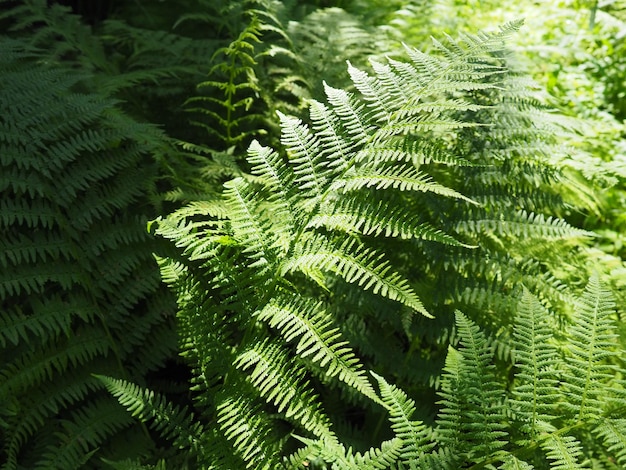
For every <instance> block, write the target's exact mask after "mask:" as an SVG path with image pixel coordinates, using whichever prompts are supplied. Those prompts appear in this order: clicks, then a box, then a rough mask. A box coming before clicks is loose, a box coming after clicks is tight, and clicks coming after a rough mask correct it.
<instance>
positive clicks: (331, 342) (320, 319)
mask: <svg viewBox="0 0 626 470" xmlns="http://www.w3.org/2000/svg"><path fill="white" fill-rule="evenodd" d="M257 315H258V318H259V320H261V321H265V322H267V323H268V324H269V325H270V326H271V327H272V328H276V329H279V330H280V331H281V333H282V335H283V338H284V340H285V341H287V342H292V341H294V340H297V343H296V353H297V354H298V356H299V357H301V358H307V359H308V360H310V361H312V362H314V363H316V364H317V365H318V366H319V367H320V368H321V370H323V371H324V374H326V375H327V376H328V377H338V379H339V380H341V381H342V382H344V383H345V384H346V385H348V386H350V387H353V388H355V389H356V390H358V391H359V393H361V394H362V395H364V396H366V397H369V398H370V399H372V400H373V401H378V397H377V395H376V393H375V392H374V389H373V388H372V385H371V384H370V382H369V381H368V380H367V376H366V374H365V372H364V371H363V369H362V366H361V365H360V363H359V359H358V358H357V357H356V355H355V354H354V353H353V352H352V351H351V349H350V348H349V347H348V343H347V342H346V341H345V340H342V337H341V333H340V330H339V328H337V327H336V326H334V325H333V322H332V319H331V317H330V316H329V315H328V313H327V312H325V311H324V309H323V308H322V305H321V304H319V303H313V302H311V301H310V300H306V299H302V298H295V299H293V298H289V297H286V296H285V297H283V296H277V297H275V298H274V299H272V301H270V302H269V303H268V304H267V305H265V306H264V307H263V309H262V310H260V311H259V312H258V313H257Z"/></svg>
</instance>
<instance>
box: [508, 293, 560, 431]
mask: <svg viewBox="0 0 626 470" xmlns="http://www.w3.org/2000/svg"><path fill="white" fill-rule="evenodd" d="M548 316H549V313H548V311H547V310H546V309H545V307H544V306H543V305H541V303H540V302H539V300H538V299H537V298H536V297H535V296H533V295H532V294H531V293H530V292H529V291H528V290H526V289H524V292H523V294H522V298H521V300H520V303H519V307H518V311H517V317H516V324H515V327H514V330H513V336H514V339H515V350H514V353H513V354H514V360H515V364H516V366H517V367H518V368H519V371H518V372H517V374H516V376H515V380H516V384H515V388H514V389H513V399H512V400H511V402H510V403H511V405H512V406H513V408H514V410H515V413H516V414H517V415H518V416H519V417H520V418H521V419H522V420H523V422H524V425H523V427H522V430H523V431H524V432H525V433H527V434H528V435H529V436H530V437H531V438H535V437H537V435H538V434H539V433H541V432H545V431H546V429H547V428H548V425H549V424H548V423H550V422H551V421H552V420H553V419H554V417H555V416H556V414H557V410H556V409H555V406H556V403H555V401H554V400H553V399H552V395H553V393H552V392H553V391H554V389H555V388H557V387H558V384H559V381H558V373H559V372H558V370H556V369H555V364H557V362H558V351H557V348H556V346H555V345H554V344H551V342H550V341H551V340H552V337H553V334H552V331H553V329H552V328H551V327H550V325H549V324H548V323H547V322H546V321H545V319H546V318H548Z"/></svg>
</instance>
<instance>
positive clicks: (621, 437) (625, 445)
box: [594, 418, 626, 465]
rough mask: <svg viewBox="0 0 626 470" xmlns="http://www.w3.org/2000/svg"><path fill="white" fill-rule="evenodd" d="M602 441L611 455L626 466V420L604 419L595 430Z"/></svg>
mask: <svg viewBox="0 0 626 470" xmlns="http://www.w3.org/2000/svg"><path fill="white" fill-rule="evenodd" d="M594 434H595V435H596V436H598V438H600V439H602V441H603V442H604V445H605V446H606V450H607V451H608V452H609V455H612V457H613V459H614V460H615V461H616V462H617V463H618V464H620V465H626V419H623V418H621V419H620V418H618V419H613V418H604V419H602V420H601V421H600V423H599V424H598V426H597V427H596V428H595V429H594Z"/></svg>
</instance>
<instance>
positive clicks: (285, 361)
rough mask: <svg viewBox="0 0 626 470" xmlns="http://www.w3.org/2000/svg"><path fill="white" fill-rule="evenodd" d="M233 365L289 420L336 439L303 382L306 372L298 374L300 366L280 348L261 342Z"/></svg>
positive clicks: (319, 434)
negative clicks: (246, 375)
mask: <svg viewBox="0 0 626 470" xmlns="http://www.w3.org/2000/svg"><path fill="white" fill-rule="evenodd" d="M234 365H235V366H236V367H238V368H240V369H242V370H244V371H249V373H248V380H250V382H251V383H252V385H254V386H255V387H256V388H257V389H258V390H259V392H260V394H261V396H262V397H263V398H264V399H265V400H266V401H268V402H270V403H273V404H274V405H275V406H276V407H277V409H278V411H279V413H282V414H284V416H285V418H286V419H289V420H293V421H296V422H298V423H299V424H300V425H301V426H302V427H304V428H305V429H306V430H307V431H310V432H312V433H313V434H314V435H316V436H317V437H320V438H322V437H327V436H332V435H333V434H332V432H331V430H330V423H329V421H328V418H327V417H326V416H324V415H323V413H322V412H321V409H320V407H319V404H318V402H317V397H316V396H315V395H314V394H313V393H312V392H311V390H310V387H309V384H308V383H307V382H306V380H305V378H304V373H303V372H304V371H303V370H302V369H300V370H298V363H297V362H296V361H294V360H293V359H291V360H290V359H289V358H288V356H287V354H286V353H285V351H283V350H282V348H281V347H279V346H276V345H271V344H268V341H264V342H260V343H258V344H256V345H255V346H253V347H252V348H250V349H248V350H246V351H244V352H242V353H241V354H240V355H239V356H238V357H237V358H236V359H235V364H234ZM251 368H252V370H250V369H251ZM294 371H297V372H294Z"/></svg>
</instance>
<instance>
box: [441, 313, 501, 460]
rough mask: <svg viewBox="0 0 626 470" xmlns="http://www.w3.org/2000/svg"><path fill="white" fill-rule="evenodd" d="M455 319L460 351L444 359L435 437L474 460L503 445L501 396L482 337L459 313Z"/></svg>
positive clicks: (489, 352)
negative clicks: (443, 376) (437, 434)
mask: <svg viewBox="0 0 626 470" xmlns="http://www.w3.org/2000/svg"><path fill="white" fill-rule="evenodd" d="M455 317H456V323H457V327H458V329H459V336H460V341H461V345H462V346H463V348H462V349H460V350H459V351H455V350H454V349H453V348H452V347H450V348H449V352H448V358H446V376H445V378H444V381H443V382H442V392H441V395H442V397H443V398H444V400H443V402H442V404H443V408H442V411H441V412H440V417H439V419H438V426H439V428H440V429H439V430H438V433H439V434H441V438H442V442H443V443H445V444H446V445H450V446H451V447H452V448H453V449H457V451H458V452H459V455H463V454H464V453H465V452H467V455H468V457H469V458H474V459H475V458H481V457H486V456H488V455H490V454H491V453H492V452H494V451H496V450H498V449H500V448H502V447H503V446H504V445H505V442H504V441H503V439H502V438H503V437H504V436H506V435H507V433H506V432H505V431H504V429H505V427H504V425H503V420H504V419H505V415H504V393H503V390H502V389H501V388H500V385H499V384H498V382H496V381H495V373H494V369H495V367H494V366H493V364H491V360H492V357H493V353H492V352H491V351H490V350H489V348H488V343H487V339H486V338H485V336H484V334H483V333H482V332H481V331H479V329H478V326H477V325H475V324H474V323H473V322H472V321H471V320H469V319H468V318H467V317H466V316H465V315H463V314H462V313H461V312H458V311H457V312H456V315H455Z"/></svg>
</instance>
